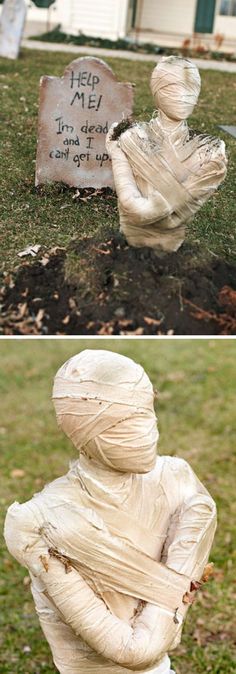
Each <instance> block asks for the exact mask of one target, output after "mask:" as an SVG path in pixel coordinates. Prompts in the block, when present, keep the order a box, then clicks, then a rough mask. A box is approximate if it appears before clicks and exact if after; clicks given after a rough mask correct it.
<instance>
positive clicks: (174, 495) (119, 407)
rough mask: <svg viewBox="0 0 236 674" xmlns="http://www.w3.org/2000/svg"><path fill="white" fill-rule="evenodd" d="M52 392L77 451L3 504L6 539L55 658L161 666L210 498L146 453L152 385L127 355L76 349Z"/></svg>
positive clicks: (187, 474) (201, 546)
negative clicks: (19, 497) (55, 472)
mask: <svg viewBox="0 0 236 674" xmlns="http://www.w3.org/2000/svg"><path fill="white" fill-rule="evenodd" d="M53 401H54V405H55V410H56V415H57V420H58V423H59V426H60V428H61V429H62V430H63V431H64V433H65V434H66V435H67V436H68V438H70V440H71V441H72V442H73V444H74V446H75V447H76V448H77V449H78V450H79V452H80V454H79V458H78V459H77V460H76V461H75V462H74V463H73V464H72V465H71V467H70V470H69V472H68V473H67V474H66V475H64V476H63V477H60V478H58V479H56V480H54V481H53V482H51V483H50V484H48V485H46V486H45V488H44V489H43V490H42V492H40V493H38V494H35V495H34V496H33V498H32V499H31V500H29V501H27V502H26V503H23V504H19V503H18V502H15V503H13V504H12V505H11V506H10V507H9V509H8V512H7V517H6V522H5V539H6V543H7V546H8V549H9V551H10V553H11V554H12V555H13V556H14V557H15V558H16V559H17V560H18V561H19V562H20V564H22V565H23V566H25V567H26V568H27V569H28V570H29V573H30V577H31V581H32V582H31V588H32V594H33V598H34V602H35V607H36V611H37V614H38V617H39V621H40V624H41V627H42V630H43V632H44V634H45V637H46V639H47V641H48V643H49V645H50V648H51V651H52V655H53V660H54V663H55V667H56V669H57V671H59V672H60V674H104V672H105V673H106V674H127V672H128V671H129V670H133V671H134V672H138V671H139V672H147V671H149V672H152V673H153V674H170V673H171V672H172V670H171V669H170V667H171V665H170V660H169V656H168V652H169V651H172V650H173V649H174V648H175V647H176V646H177V645H178V643H179V642H180V638H181V631H182V626H183V620H184V617H185V615H186V611H187V609H188V607H189V603H191V601H192V598H193V596H194V595H195V593H196V589H197V588H198V587H199V586H200V584H201V579H202V574H203V572H204V568H205V565H206V563H207V561H208V556H209V551H210V548H211V545H212V541H213V536H214V532H215V526H216V509H215V504H214V502H213V500H212V498H211V497H210V495H209V494H208V492H207V490H206V489H205V488H204V486H203V485H202V484H201V483H200V482H199V480H198V479H197V477H196V476H195V474H194V473H193V471H192V469H191V468H190V466H189V465H188V463H187V462H186V461H184V460H182V459H180V458H175V457H169V456H157V455H156V445H157V440H158V430H157V420H156V416H155V412H154V406H153V402H154V393H153V387H152V384H151V382H150V380H149V378H148V376H147V374H146V373H145V371H144V370H143V368H142V367H141V366H140V365H138V364H136V363H135V362H133V361H132V360H130V359H129V358H126V357H125V356H122V355H119V354H117V353H112V352H110V351H105V350H104V351H102V350H101V351H100V350H98V351H96V350H86V351H83V352H81V353H79V354H78V355H76V356H74V357H72V358H71V359H70V360H69V361H67V362H66V363H65V364H64V365H63V366H62V367H61V368H60V370H59V371H58V372H57V374H56V377H55V381H54V388H53ZM188 674H191V671H190V669H189V671H188Z"/></svg>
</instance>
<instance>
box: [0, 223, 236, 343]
mask: <svg viewBox="0 0 236 674" xmlns="http://www.w3.org/2000/svg"><path fill="white" fill-rule="evenodd" d="M196 252H197V251H195V250H194V248H193V246H192V245H190V244H189V243H186V244H184V245H183V246H182V248H181V249H180V250H179V251H178V253H171V254H164V255H162V256H161V257H157V256H156V255H155V254H154V253H153V251H152V250H150V249H149V248H139V249H135V248H130V247H129V246H128V245H127V243H126V241H125V239H124V238H123V237H122V235H120V234H114V232H108V234H107V236H106V238H105V241H104V242H102V243H101V241H100V240H98V238H95V237H89V238H88V237H87V238H86V237H85V238H84V239H83V240H82V242H81V240H80V242H79V243H77V242H76V241H73V242H72V243H71V245H70V246H69V249H68V250H67V252H66V251H65V250H64V249H58V248H57V249H54V250H52V251H49V252H48V253H47V254H46V256H45V255H44V256H43V258H42V259H41V260H39V261H37V262H34V263H31V264H30V263H25V264H23V265H21V267H19V269H18V271H17V272H16V273H15V274H14V275H11V274H9V275H8V276H6V277H5V279H4V285H3V287H2V291H1V295H2V315H1V319H0V332H1V334H4V335H17V334H18V335H22V334H36V335H37V334H39V335H52V334H56V335H127V334H128V335H166V334H170V335H172V334H174V335H235V334H236V265H235V266H234V265H232V264H229V263H227V262H225V261H223V260H221V259H218V258H214V259H212V258H211V259H210V262H209V260H208V261H207V262H204V263H202V265H200V263H199V250H198V254H196ZM71 259H73V272H72V273H73V275H71V273H70V261H71Z"/></svg>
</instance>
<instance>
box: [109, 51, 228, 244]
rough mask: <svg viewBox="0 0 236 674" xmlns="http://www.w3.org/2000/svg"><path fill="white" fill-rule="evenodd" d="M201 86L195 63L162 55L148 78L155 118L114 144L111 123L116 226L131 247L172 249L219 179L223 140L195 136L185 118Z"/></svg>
mask: <svg viewBox="0 0 236 674" xmlns="http://www.w3.org/2000/svg"><path fill="white" fill-rule="evenodd" d="M200 87H201V80H200V75H199V72H198V69H197V67H196V66H195V65H194V63H192V62H191V61H189V60H188V59H184V58H181V57H178V56H168V57H164V58H162V60H161V61H160V63H159V64H158V65H157V66H156V68H155V69H154V71H153V73H152V76H151V91H152V94H153V97H154V101H155V106H156V108H157V111H158V112H157V115H156V116H155V115H154V116H153V118H152V119H151V121H150V122H138V123H136V124H134V125H133V126H131V128H128V129H127V130H126V131H125V132H123V133H122V134H121V135H120V137H119V138H118V139H117V138H116V136H115V135H114V127H115V126H116V124H115V125H113V126H112V127H111V129H110V131H109V133H108V136H107V150H108V152H109V154H110V157H111V160H112V169H113V175H114V182H115V187H116V192H117V196H118V208H119V216H120V228H121V231H122V232H123V233H124V234H125V237H126V239H127V241H128V242H129V243H130V244H131V245H132V246H136V247H139V246H150V247H151V248H154V249H155V250H156V251H157V252H158V251H160V250H164V251H176V250H178V248H179V247H180V246H181V244H182V243H183V240H184V238H185V229H186V225H188V224H189V223H190V222H191V220H192V219H193V216H194V214H195V213H196V212H197V211H198V210H199V208H200V207H201V206H202V205H203V204H204V203H205V201H207V199H209V197H211V195H212V194H213V192H214V191H215V190H216V188H217V187H218V186H219V185H220V183H221V182H222V180H223V179H224V177H225V174H226V166H227V159H226V154H225V144H224V142H223V141H222V140H220V139H219V138H213V137H211V136H209V135H205V134H199V133H197V132H193V131H192V130H191V129H189V128H188V124H187V121H186V120H187V118H188V117H189V115H191V114H192V112H193V109H194V106H195V105H196V103H197V100H198V96H199V93H200ZM113 137H114V138H116V140H114V139H113Z"/></svg>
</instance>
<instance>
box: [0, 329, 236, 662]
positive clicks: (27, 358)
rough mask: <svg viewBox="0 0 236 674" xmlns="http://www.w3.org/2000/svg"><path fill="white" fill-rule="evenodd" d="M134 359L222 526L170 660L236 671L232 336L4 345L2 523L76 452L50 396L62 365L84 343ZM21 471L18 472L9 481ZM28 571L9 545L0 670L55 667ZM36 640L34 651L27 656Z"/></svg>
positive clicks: (174, 445)
mask: <svg viewBox="0 0 236 674" xmlns="http://www.w3.org/2000/svg"><path fill="white" fill-rule="evenodd" d="M86 347H88V348H106V349H110V350H114V351H118V352H119V353H123V354H125V355H128V356H130V357H133V358H134V359H136V360H137V361H138V362H140V363H141V364H142V365H143V366H144V367H145V368H146V370H147V372H148V374H149V376H150V377H151V379H152V381H153V384H154V386H155V387H156V388H157V389H158V390H159V401H158V402H157V413H158V418H159V430H160V442H159V447H158V449H159V453H161V454H171V455H174V454H177V455H178V456H182V457H184V458H185V459H186V460H188V461H189V462H190V464H191V465H192V467H193V469H194V470H195V471H196V473H197V474H198V476H199V478H200V479H201V480H202V481H203V482H204V484H205V485H206V486H207V488H208V489H209V491H210V492H211V494H212V496H213V497H214V498H215V500H216V503H217V507H218V513H219V525H218V530H217V535H216V539H215V544H214V547H213V550H212V557H211V558H212V561H214V563H215V577H214V579H213V580H212V581H210V582H209V584H208V585H207V586H206V589H205V590H204V592H202V593H201V594H200V595H199V598H198V601H197V603H196V604H195V605H194V607H193V608H192V609H191V610H190V612H189V615H188V619H187V623H186V626H185V629H184V637H183V640H182V643H181V645H180V647H179V648H178V650H177V651H176V653H175V654H174V656H173V664H174V666H175V669H176V672H177V674H206V673H207V672H211V673H212V674H233V673H235V671H236V659H235V649H234V644H235V637H236V634H235V626H234V622H233V621H234V603H235V574H234V570H233V564H234V562H235V551H234V541H235V456H233V451H234V447H235V441H236V420H235V369H236V368H235V362H236V344H235V341H234V340H226V339H222V340H217V339H216V340H213V339H207V340H201V339H196V340H193V339H192V340H184V339H180V340H168V339H161V340H157V339H146V340H144V339H142V340H139V339H136V340H135V339H128V338H126V339H125V340H124V339H113V340H112V339H108V340H107V339H106V341H105V342H104V341H102V338H99V339H90V340H89V339H83V340H82V339H75V340H71V339H63V340H56V341H55V340H53V339H50V340H45V341H42V340H40V339H36V340H31V341H30V342H29V341H28V340H6V339H2V340H1V342H0V390H1V412H2V415H1V418H2V421H1V426H0V441H1V451H0V470H1V475H2V482H1V505H2V515H1V517H2V519H3V518H4V516H5V511H6V509H7V507H8V505H9V504H10V503H11V502H12V501H13V500H18V501H21V502H22V501H24V500H27V499H28V498H30V497H31V495H32V493H33V492H35V491H39V490H40V489H41V488H42V486H43V484H44V483H45V482H47V481H50V480H52V479H53V478H55V477H56V476H58V475H60V474H62V473H64V472H65V471H66V470H67V466H68V461H69V459H70V458H72V456H75V453H74V450H73V449H72V447H71V445H70V443H69V441H67V440H66V438H65V437H64V436H63V435H62V434H61V433H60V432H59V430H58V429H57V427H56V421H55V415H54V412H53V408H52V404H51V401H50V396H51V388H52V379H53V376H54V374H55V372H56V370H57V368H58V367H59V366H60V365H61V364H62V362H64V361H65V360H66V359H68V358H69V357H70V356H71V355H73V354H75V353H76V352H78V351H79V350H81V349H83V348H86ZM16 468H23V469H24V471H25V473H24V476H23V477H21V478H16V477H15V478H14V477H11V472H12V471H13V470H14V469H16ZM25 577H27V572H26V570H25V569H23V568H20V567H19V565H18V564H17V563H16V562H15V561H14V560H13V559H12V558H11V557H10V555H9V554H8V552H7V550H6V549H5V548H4V546H3V551H2V561H1V581H0V592H1V599H2V611H1V622H2V629H1V644H0V650H1V663H2V664H1V674H2V673H4V674H5V673H7V674H16V673H17V674H39V673H41V672H45V674H52V673H53V672H54V671H55V669H54V667H53V664H52V660H51V656H50V652H49V649H48V647H47V644H46V642H45V640H44V638H43V637H42V634H41V631H40V628H39V625H38V621H37V618H36V616H35V613H34V607H33V602H32V599H31V595H30V589H29V587H28V586H25V584H24V583H23V580H24V578H25ZM25 646H29V647H30V649H31V651H30V652H29V653H25V652H24V647H25Z"/></svg>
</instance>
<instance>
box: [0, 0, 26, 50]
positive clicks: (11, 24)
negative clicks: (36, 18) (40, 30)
mask: <svg viewBox="0 0 236 674" xmlns="http://www.w3.org/2000/svg"><path fill="white" fill-rule="evenodd" d="M26 11H27V9H26V4H25V1H24V0H5V2H4V4H3V8H2V14H1V19H0V56H5V57H6V58H9V59H16V58H17V56H18V54H19V50H20V43H21V38H22V34H23V30H24V25H25V19H26Z"/></svg>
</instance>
